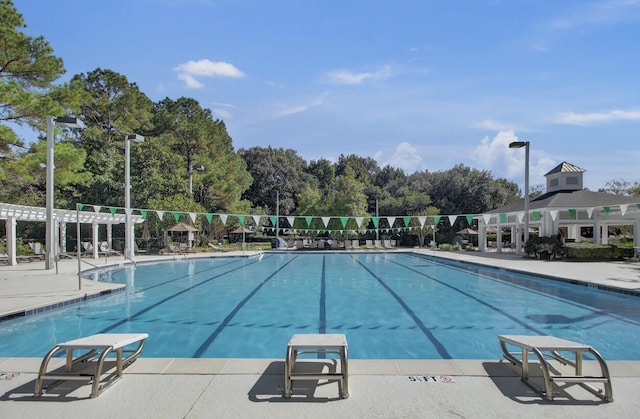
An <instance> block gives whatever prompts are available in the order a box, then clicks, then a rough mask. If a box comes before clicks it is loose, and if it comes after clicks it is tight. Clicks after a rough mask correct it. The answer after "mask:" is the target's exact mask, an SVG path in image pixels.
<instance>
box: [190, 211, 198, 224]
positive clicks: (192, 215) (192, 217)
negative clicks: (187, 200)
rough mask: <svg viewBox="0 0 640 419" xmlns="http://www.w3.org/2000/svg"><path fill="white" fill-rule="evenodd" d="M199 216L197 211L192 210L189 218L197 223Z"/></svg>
mask: <svg viewBox="0 0 640 419" xmlns="http://www.w3.org/2000/svg"><path fill="white" fill-rule="evenodd" d="M197 216H198V214H197V213H195V212H190V213H189V218H191V222H192V223H193V224H195V223H196V217H197Z"/></svg>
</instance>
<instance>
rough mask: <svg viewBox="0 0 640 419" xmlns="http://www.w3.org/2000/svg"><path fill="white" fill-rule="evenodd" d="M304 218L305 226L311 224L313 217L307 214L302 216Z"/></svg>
mask: <svg viewBox="0 0 640 419" xmlns="http://www.w3.org/2000/svg"><path fill="white" fill-rule="evenodd" d="M304 220H305V221H306V222H307V227H310V226H311V220H313V217H309V216H307V217H304Z"/></svg>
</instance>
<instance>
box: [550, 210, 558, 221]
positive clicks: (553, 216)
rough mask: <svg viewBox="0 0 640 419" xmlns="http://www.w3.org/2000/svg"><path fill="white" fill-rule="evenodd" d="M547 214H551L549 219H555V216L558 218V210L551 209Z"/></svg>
mask: <svg viewBox="0 0 640 419" xmlns="http://www.w3.org/2000/svg"><path fill="white" fill-rule="evenodd" d="M549 215H551V220H552V221H555V220H556V218H558V210H551V211H549Z"/></svg>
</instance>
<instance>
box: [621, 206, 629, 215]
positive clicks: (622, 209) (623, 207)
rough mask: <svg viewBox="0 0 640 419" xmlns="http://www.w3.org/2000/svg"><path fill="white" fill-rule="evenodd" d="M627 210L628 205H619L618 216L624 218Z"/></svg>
mask: <svg viewBox="0 0 640 419" xmlns="http://www.w3.org/2000/svg"><path fill="white" fill-rule="evenodd" d="M628 209H629V204H622V205H620V214H621V215H622V216H623V217H624V215H625V214H626V213H627V210H628Z"/></svg>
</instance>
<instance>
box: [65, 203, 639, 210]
mask: <svg viewBox="0 0 640 419" xmlns="http://www.w3.org/2000/svg"><path fill="white" fill-rule="evenodd" d="M638 207H640V204H638ZM76 208H77V209H78V211H82V208H84V204H76Z"/></svg>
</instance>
